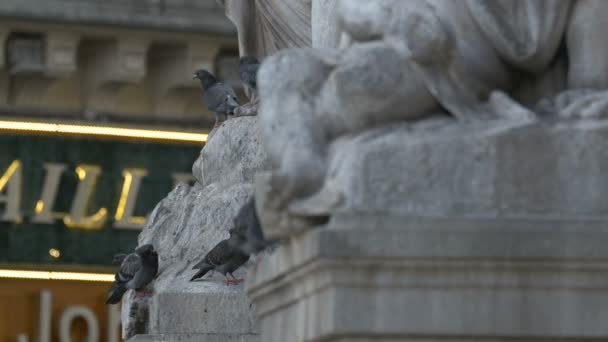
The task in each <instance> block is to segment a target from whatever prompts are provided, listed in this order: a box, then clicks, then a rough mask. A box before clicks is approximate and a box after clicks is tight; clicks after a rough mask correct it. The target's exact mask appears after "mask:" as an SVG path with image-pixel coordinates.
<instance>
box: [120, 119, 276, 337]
mask: <svg viewBox="0 0 608 342" xmlns="http://www.w3.org/2000/svg"><path fill="white" fill-rule="evenodd" d="M256 126H257V124H256V120H255V118H250V117H248V118H237V119H232V120H229V121H228V122H226V124H224V125H223V126H222V127H220V128H219V129H217V130H216V132H215V134H214V135H213V137H212V138H211V139H210V141H209V142H208V144H207V145H206V146H205V147H204V148H203V151H202V152H201V158H199V160H198V161H197V162H196V163H195V165H194V167H193V172H194V174H195V175H197V179H198V180H199V182H197V183H196V184H195V185H194V186H188V185H185V184H180V185H178V186H177V187H176V188H175V189H174V190H173V191H172V192H171V193H169V195H168V196H167V197H166V198H165V199H163V200H162V201H161V202H160V203H159V204H158V205H157V206H156V208H155V209H154V211H153V212H152V213H151V215H150V217H149V219H148V224H147V226H146V228H145V229H144V230H143V231H142V233H141V234H140V236H139V243H140V244H144V243H152V244H153V245H154V246H155V249H156V250H157V251H158V254H159V275H158V277H157V279H156V280H155V281H154V282H153V285H152V287H153V289H154V294H153V295H152V296H151V298H149V299H147V303H148V308H147V309H148V310H147V315H148V317H149V318H148V320H147V322H146V326H147V328H146V331H145V334H146V336H140V337H137V339H135V340H138V339H139V340H145V341H200V340H205V341H206V340H207V338H208V337H209V336H212V337H213V338H215V339H216V340H218V341H219V340H228V339H235V340H236V341H253V340H256V336H257V331H258V330H257V324H256V320H255V317H254V316H253V313H252V305H251V303H250V302H249V300H248V299H247V297H246V296H245V294H244V293H243V286H242V285H240V286H233V285H231V286H227V285H226V284H225V283H224V278H223V277H222V276H221V275H219V274H215V275H207V276H205V277H204V278H203V279H202V280H200V281H195V282H190V281H189V280H190V278H191V277H192V275H193V274H194V273H195V272H196V271H194V270H192V266H193V265H194V264H195V263H197V262H198V261H200V259H201V258H202V257H203V256H204V255H205V254H206V253H207V252H208V251H209V250H210V249H211V248H213V247H214V246H215V245H216V244H217V243H218V242H219V241H221V240H222V239H224V238H226V237H228V229H230V228H231V227H232V219H233V217H234V216H235V215H236V213H237V211H238V209H239V208H240V207H241V206H242V205H243V204H244V203H245V201H246V200H247V199H248V198H249V196H250V195H251V194H252V193H253V188H252V184H251V181H252V178H253V174H254V173H255V171H256V170H260V169H262V168H264V167H265V165H264V162H265V159H264V158H263V154H262V152H261V147H260V145H259V143H258V142H257V137H256V134H257V128H256ZM203 169H204V170H205V171H204V173H203ZM203 174H204V175H203ZM244 275H245V269H244V268H242V269H240V270H238V271H237V272H235V276H237V277H244ZM129 304H130V302H129V301H128V300H125V301H124V302H123V305H124V306H125V307H126V308H125V310H127V312H128V310H129ZM138 318H139V317H137V316H135V317H131V320H135V319H138ZM130 323H131V321H129V320H127V321H125V320H123V326H129V324H130ZM140 326H141V324H140ZM134 331H135V330H134ZM125 332H126V333H128V331H125ZM136 332H137V333H139V334H142V331H141V329H139V330H136ZM202 336H205V337H204V339H203V337H202ZM125 337H127V338H128V337H131V335H129V334H126V336H125ZM209 338H211V337H209ZM213 338H211V340H213Z"/></svg>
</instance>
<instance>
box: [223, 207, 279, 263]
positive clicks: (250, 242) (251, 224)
mask: <svg viewBox="0 0 608 342" xmlns="http://www.w3.org/2000/svg"><path fill="white" fill-rule="evenodd" d="M234 231H235V235H236V236H235V238H234V239H231V240H230V243H232V244H233V246H234V247H236V248H239V249H240V250H241V251H242V252H243V253H245V254H247V255H251V254H257V253H259V252H261V251H263V250H264V249H266V248H267V247H270V246H272V245H274V244H275V241H269V240H266V239H265V238H264V233H263V232H262V226H261V225H260V220H259V219H258V214H257V213H256V211H255V198H254V197H253V196H251V198H250V199H249V200H248V201H247V203H245V204H244V205H243V206H242V207H241V209H240V210H239V212H238V214H237V215H236V217H235V218H234Z"/></svg>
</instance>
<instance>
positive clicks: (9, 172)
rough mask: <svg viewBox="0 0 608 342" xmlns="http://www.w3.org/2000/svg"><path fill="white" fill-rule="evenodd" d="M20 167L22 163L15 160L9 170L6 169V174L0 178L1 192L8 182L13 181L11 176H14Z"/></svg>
mask: <svg viewBox="0 0 608 342" xmlns="http://www.w3.org/2000/svg"><path fill="white" fill-rule="evenodd" d="M20 165H21V162H20V161H18V160H13V162H12V163H11V165H9V166H8V168H7V169H6V172H4V174H3V175H2V177H0V191H2V189H4V187H5V186H6V183H8V180H9V179H11V176H12V175H13V173H15V171H16V170H17V169H18V168H19V166H20Z"/></svg>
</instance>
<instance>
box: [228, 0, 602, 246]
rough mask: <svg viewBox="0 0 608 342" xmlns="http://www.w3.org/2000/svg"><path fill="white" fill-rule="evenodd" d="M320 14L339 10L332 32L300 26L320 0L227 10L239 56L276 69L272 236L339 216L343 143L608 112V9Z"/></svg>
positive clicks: (542, 5) (383, 3)
mask: <svg viewBox="0 0 608 342" xmlns="http://www.w3.org/2000/svg"><path fill="white" fill-rule="evenodd" d="M317 2H318V3H320V4H322V6H326V7H331V10H330V11H326V12H325V13H323V15H324V16H325V19H327V18H329V19H327V20H324V21H323V20H321V21H322V24H323V25H325V28H324V29H323V30H320V29H319V28H318V27H317V28H316V27H315V20H317V22H319V20H318V19H315V17H313V18H312V25H311V24H310V21H311V19H310V18H309V17H306V16H299V15H297V13H298V11H302V12H305V9H306V6H312V12H313V13H315V10H314V8H315V0H312V5H310V4H309V1H301V0H292V1H272V0H256V1H239V0H226V3H227V13H228V15H229V17H231V18H232V20H233V21H234V22H235V23H236V25H237V27H238V28H239V40H240V46H241V49H242V54H243V52H244V54H255V55H257V56H258V57H259V58H261V57H266V58H265V60H264V63H263V65H262V67H261V69H260V73H259V75H258V80H259V82H258V85H259V92H260V97H261V105H260V124H261V125H262V128H261V129H262V139H263V143H264V146H265V148H266V152H267V153H268V155H269V157H270V159H271V161H272V165H273V169H272V171H271V172H269V173H267V174H265V175H261V176H260V177H258V183H257V190H256V191H257V198H258V199H259V200H258V202H257V203H258V211H259V212H260V213H261V216H262V221H264V222H265V226H274V227H284V229H288V228H287V227H289V229H291V230H293V229H294V227H302V229H303V228H306V227H308V226H311V225H314V224H316V223H318V222H320V221H319V219H320V220H321V222H322V221H323V219H324V218H327V217H328V216H330V214H331V212H332V210H333V209H334V208H336V207H338V206H339V203H340V202H341V201H342V200H343V198H342V197H344V196H345V194H343V193H342V194H338V193H334V192H332V191H331V190H330V189H329V188H328V187H326V186H324V182H326V180H327V179H328V178H330V177H331V175H330V174H328V155H329V154H333V155H336V152H335V151H333V152H332V146H333V143H334V142H335V141H337V140H339V139H340V138H341V137H344V136H349V135H353V134H360V133H361V132H365V131H369V130H370V129H373V128H376V127H383V126H386V125H393V124H396V123H400V122H414V121H416V122H418V121H424V120H428V119H429V118H436V117H442V116H444V117H448V118H451V120H447V121H445V122H446V124H448V125H466V124H469V123H474V122H479V121H493V120H495V121H496V122H497V123H502V122H504V120H520V119H523V120H537V119H539V118H544V117H545V115H544V114H545V113H551V115H553V116H555V114H557V116H558V117H562V118H574V117H600V116H602V115H604V114H606V113H607V112H608V96H607V93H606V88H607V86H608V40H606V39H604V37H602V35H603V32H605V30H606V29H608V19H607V18H608V2H606V1H602V0H579V1H575V0H522V1H511V0H467V1H451V0H411V1H403V0H376V1H369V0H338V1H335V2H332V1H330V2H329V5H328V2H327V1H321V0H319V1H317ZM273 6H274V7H273ZM319 6H321V5H319ZM269 8H274V9H275V11H274V12H272V13H275V14H276V13H280V14H281V15H283V16H289V15H291V17H292V18H300V19H301V20H300V21H294V22H293V26H292V25H291V22H290V21H289V20H286V18H280V17H273V16H272V14H269V13H270V12H271V11H269V10H268V9H269ZM285 9H288V10H287V11H286V10H285ZM260 13H261V14H260ZM286 13H287V14H286ZM317 13H319V11H317ZM253 14H255V15H253ZM260 15H261V16H262V20H258V18H259V17H260ZM264 15H266V16H264ZM268 15H270V16H268ZM256 16H257V17H256ZM252 18H254V19H252ZM273 18H274V21H273ZM307 20H308V22H307ZM273 25H283V26H281V28H282V30H281V32H283V34H282V35H280V36H273V35H272V32H274V31H273V30H272V29H271V28H272V26H273ZM307 25H308V29H307V30H300V29H298V28H299V27H305V26H307ZM311 26H312V29H311V28H310V27H311ZM294 32H300V33H302V36H304V35H309V36H310V35H312V37H311V38H310V39H305V38H302V39H298V38H301V37H299V36H298V35H296V34H294ZM311 32H312V33H311ZM323 34H326V35H329V36H330V37H323ZM315 35H316V36H315ZM323 38H326V39H323ZM269 42H274V43H269ZM308 42H320V43H319V44H318V46H315V44H312V47H306V45H307V43H308ZM281 234H283V233H281V231H280V229H279V231H277V232H276V235H281Z"/></svg>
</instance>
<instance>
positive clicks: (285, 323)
mask: <svg viewBox="0 0 608 342" xmlns="http://www.w3.org/2000/svg"><path fill="white" fill-rule="evenodd" d="M607 227H608V226H607V225H606V221H598V220H594V219H589V220H577V221H567V220H561V221H560V220H537V219H531V220H524V219H521V220H515V219H513V220H506V219H505V220H499V219H448V218H444V219H429V218H411V217H397V216H387V215H379V216H372V215H364V216H360V215H357V214H353V213H350V214H347V215H344V216H342V215H340V216H336V217H333V218H332V222H330V224H329V225H327V226H325V227H322V229H315V230H312V231H309V232H307V233H305V234H303V235H299V236H297V237H293V238H292V239H291V240H290V241H289V243H286V244H285V245H283V246H282V247H281V248H280V249H279V250H278V251H277V252H276V253H275V254H273V255H271V256H270V257H269V258H268V259H267V260H266V261H265V262H264V263H262V264H260V266H259V268H258V269H257V271H251V272H250V274H249V278H248V284H247V287H248V294H249V296H250V297H251V298H252V300H253V301H254V302H255V304H256V311H257V314H258V317H259V319H260V324H261V333H262V336H261V339H262V340H263V341H268V342H273V341H285V342H289V341H480V340H481V341H499V340H504V339H513V340H516V341H539V340H560V341H562V340H563V341H572V342H574V341H579V340H581V339H584V338H589V339H595V340H598V341H600V340H603V339H606V338H608V326H606V324H605V320H606V317H608V299H607V298H608V296H607V295H608V291H607V290H606V287H605V284H606V281H608V251H607V250H606V248H605V247H604V245H605V241H606V239H608V229H607Z"/></svg>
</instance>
